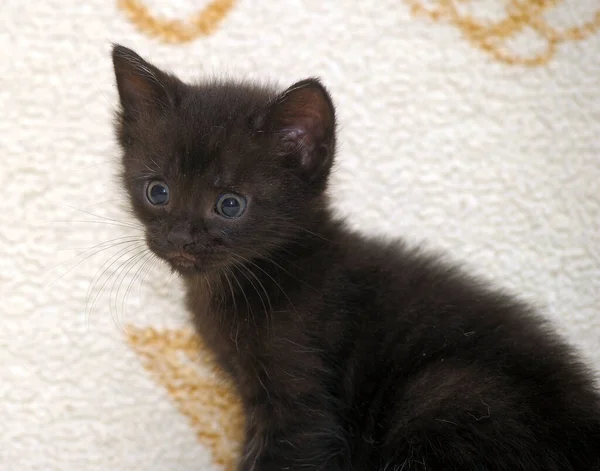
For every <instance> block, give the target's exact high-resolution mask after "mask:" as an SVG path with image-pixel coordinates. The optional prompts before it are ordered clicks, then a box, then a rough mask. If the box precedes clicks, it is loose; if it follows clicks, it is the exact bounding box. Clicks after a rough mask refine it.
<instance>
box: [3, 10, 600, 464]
mask: <svg viewBox="0 0 600 471" xmlns="http://www.w3.org/2000/svg"><path fill="white" fill-rule="evenodd" d="M111 42H119V43H122V44H124V45H126V46H128V47H131V48H133V49H135V50H136V51H138V52H139V53H140V54H142V55H144V56H145V57H146V58H148V59H149V60H151V61H153V62H155V63H156V64H157V65H159V66H161V67H163V68H166V69H171V70H173V71H175V72H177V73H179V74H181V76H182V77H184V78H186V79H197V78H202V77H210V76H213V75H219V76H223V75H226V76H231V77H250V78H258V79H265V80H269V81H277V82H279V83H281V84H282V85H283V86H286V85H289V84H291V83H292V82H293V81H296V80H299V79H301V78H304V77H306V76H314V75H317V76H320V77H322V78H323V80H324V82H325V84H326V85H327V86H328V87H329V89H330V90H331V92H332V94H333V96H334V98H335V100H336V103H337V106H338V111H339V121H340V123H341V128H340V142H341V145H340V151H339V154H338V163H337V167H336V171H335V174H334V181H333V184H334V187H335V188H334V191H335V195H336V197H335V199H334V203H335V205H336V208H337V209H338V210H339V212H340V213H341V214H344V215H347V216H348V218H349V219H350V221H351V222H352V225H353V226H355V227H358V228H360V229H361V230H362V231H365V232H368V233H371V234H384V235H402V236H404V237H406V238H407V239H408V240H409V241H411V242H414V243H423V244H425V245H426V246H429V247H431V248H432V249H436V250H444V251H446V252H447V253H449V254H450V256H451V257H452V258H453V259H455V260H458V261H461V262H463V263H465V264H466V265H467V266H468V267H470V268H471V269H472V270H474V271H475V272H477V273H480V274H482V275H484V276H485V277H487V278H488V279H490V280H493V281H495V282H497V283H498V284H500V285H501V286H504V287H506V288H507V289H510V290H513V291H517V292H519V293H521V294H522V296H523V297H524V298H525V299H527V300H529V301H530V302H532V303H534V304H535V305H537V306H539V308H540V309H541V310H543V311H544V312H545V313H546V315H547V316H548V317H550V318H551V319H552V320H553V321H554V322H555V323H556V325H557V327H558V328H559V329H560V331H561V332H562V333H563V334H564V335H565V336H566V337H568V338H569V339H570V340H571V341H572V342H573V343H575V344H576V345H577V346H578V347H579V348H580V349H581V351H582V352H583V354H584V355H585V356H586V357H587V358H588V360H589V361H590V363H591V364H593V365H594V366H595V368H596V369H597V370H600V348H599V347H600V138H599V137H598V136H600V6H598V2H594V1H590V0H564V1H562V0H535V1H534V0H519V1H517V0H476V1H475V0H381V1H377V2H370V1H354V0H345V1H323V0H281V1H270V2H258V1H253V0H238V1H234V0H213V1H209V0H200V1H198V0H170V1H169V0H119V1H114V0H86V1H75V0H39V1H36V2H33V1H23V0H1V1H0V67H1V69H0V71H1V73H0V136H1V138H0V177H1V178H0V188H1V195H2V205H1V207H0V470H1V471H21V470H44V471H54V470H56V471H59V470H60V471H64V470H78V471H107V470H111V471H131V470H140V469H143V470H151V471H159V470H160V471H171V470H178V471H198V470H205V471H216V470H232V469H233V463H234V462H235V459H236V456H237V454H238V452H239V451H238V450H239V440H240V436H241V431H242V427H243V420H242V417H241V414H240V410H239V405H238V402H237V398H236V396H235V394H234V393H233V391H232V389H231V387H230V384H229V383H228V382H227V380H226V378H224V377H223V376H222V375H221V374H220V373H219V372H218V371H217V370H216V369H215V368H214V366H213V364H212V362H211V359H210V355H209V354H208V352H206V351H205V349H203V347H202V345H200V344H199V343H198V342H197V340H196V339H195V338H194V336H193V334H192V333H191V331H190V328H189V324H188V318H187V314H186V312H185V310H184V308H183V303H182V296H181V294H182V291H181V286H180V284H179V280H178V279H177V278H176V277H173V276H171V275H170V274H169V271H168V270H167V269H166V268H165V267H164V266H163V265H162V264H161V263H160V262H158V261H156V260H154V259H152V258H150V257H149V256H148V255H147V254H146V252H144V251H143V241H142V239H141V236H142V234H141V233H140V231H139V227H138V226H137V225H136V223H135V221H133V220H132V219H131V217H130V216H129V214H128V212H127V205H126V201H125V198H124V195H123V192H122V190H121V189H120V188H119V185H118V183H117V180H116V175H117V173H118V165H117V163H118V155H119V154H118V150H117V148H116V145H115V140H114V137H113V131H112V127H111V121H112V116H113V112H114V109H115V105H116V89H115V86H114V80H113V75H112V68H111V67H112V66H111V61H110V56H109V52H110V47H111Z"/></svg>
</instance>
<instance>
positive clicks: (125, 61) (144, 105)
mask: <svg viewBox="0 0 600 471" xmlns="http://www.w3.org/2000/svg"><path fill="white" fill-rule="evenodd" d="M112 59H113V66H114V69H115V77H116V80H117V89H118V90H119V98H120V100H121V106H122V107H123V110H124V111H125V113H127V114H128V115H130V116H132V117H134V116H137V115H140V114H144V113H151V112H155V111H159V110H162V109H164V108H166V107H167V106H169V104H170V99H171V97H170V94H169V84H170V83H171V82H172V80H173V78H172V77H170V76H169V75H167V74H165V73H164V72H162V71H161V70H160V69H158V68H157V67H155V66H153V65H152V64H150V63H149V62H146V61H145V60H144V59H142V58H141V57H140V56H139V55H137V54H136V53H135V52H133V51H132V50H131V49H128V48H126V47H124V46H120V45H118V44H116V45H114V46H113V51H112Z"/></svg>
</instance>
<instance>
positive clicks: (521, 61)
mask: <svg viewBox="0 0 600 471" xmlns="http://www.w3.org/2000/svg"><path fill="white" fill-rule="evenodd" d="M405 1H406V2H407V3H408V4H409V5H410V7H411V10H412V12H413V13H414V14H415V15H423V16H427V17H428V18H430V19H432V20H433V21H436V22H441V21H444V22H448V23H452V24H454V25H455V26H456V27H457V28H459V29H460V30H461V32H462V33H463V35H464V37H465V38H466V39H467V40H468V41H469V42H470V43H471V44H472V45H474V46H475V47H478V48H479V49H482V50H483V51H485V52H486V53H488V54H489V55H491V56H492V57H493V58H494V59H496V60H498V61H500V62H504V63H506V64H510V65H522V66H529V67H536V66H541V65H544V64H547V63H548V62H549V61H550V60H551V59H552V57H554V55H555V54H556V49H557V46H558V45H559V44H560V43H563V42H565V41H581V40H583V39H586V38H588V37H589V36H591V35H592V34H594V33H596V32H597V31H598V30H599V29H600V9H599V10H598V11H596V12H595V13H594V14H592V15H591V18H589V19H588V20H587V21H585V22H584V23H582V24H581V25H579V26H574V27H570V28H565V29H562V30H561V29H557V28H554V27H552V26H551V25H550V24H548V22H547V21H546V20H545V18H544V13H545V12H547V11H548V10H550V9H552V8H555V7H556V6H557V5H559V4H560V3H562V1H563V0H504V2H505V3H506V4H505V12H506V15H505V17H504V18H503V19H501V20H500V21H497V22H485V21H482V20H479V19H476V18H474V17H473V16H472V15H469V14H467V13H464V12H461V11H460V9H459V5H461V4H462V5H468V4H469V3H472V2H473V1H474V0H437V1H436V2H435V6H430V5H429V6H426V5H425V4H424V3H423V0H405ZM499 1H500V0H499ZM527 29H530V30H533V31H534V32H535V33H536V34H537V35H538V36H539V38H540V39H542V40H543V41H544V43H545V45H544V48H543V50H542V51H541V52H538V53H536V54H534V55H532V56H527V55H519V54H518V53H514V52H511V51H509V50H508V48H507V47H506V43H507V41H508V40H510V39H513V38H515V37H516V36H517V35H518V34H520V33H522V32H524V31H525V30H527Z"/></svg>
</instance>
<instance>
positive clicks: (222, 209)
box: [215, 193, 246, 219]
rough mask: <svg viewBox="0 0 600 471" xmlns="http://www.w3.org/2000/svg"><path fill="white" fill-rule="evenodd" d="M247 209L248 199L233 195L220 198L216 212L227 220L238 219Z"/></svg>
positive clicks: (227, 194) (228, 194)
mask: <svg viewBox="0 0 600 471" xmlns="http://www.w3.org/2000/svg"><path fill="white" fill-rule="evenodd" d="M245 209H246V199H245V198H244V197H242V196H238V195H234V194H232V193H225V194H224V195H221V196H219V199H217V204H216V206H215V211H216V212H217V214H219V215H221V216H223V217H225V218H230V219H232V218H238V217H240V216H241V215H242V213H243V212H244V210H245Z"/></svg>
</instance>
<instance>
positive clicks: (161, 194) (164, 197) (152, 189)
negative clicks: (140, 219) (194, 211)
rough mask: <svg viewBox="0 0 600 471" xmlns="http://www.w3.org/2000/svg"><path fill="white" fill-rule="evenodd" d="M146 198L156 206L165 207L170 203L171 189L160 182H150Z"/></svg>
mask: <svg viewBox="0 0 600 471" xmlns="http://www.w3.org/2000/svg"><path fill="white" fill-rule="evenodd" d="M146 198H148V201H150V203H152V204H154V205H157V206H160V205H165V204H167V203H168V202H169V187H168V186H167V184H166V183H165V182H161V181H158V180H157V181H153V182H150V184H149V185H148V187H147V188H146Z"/></svg>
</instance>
